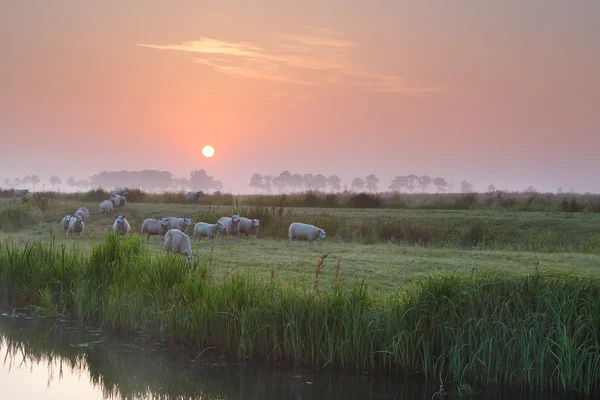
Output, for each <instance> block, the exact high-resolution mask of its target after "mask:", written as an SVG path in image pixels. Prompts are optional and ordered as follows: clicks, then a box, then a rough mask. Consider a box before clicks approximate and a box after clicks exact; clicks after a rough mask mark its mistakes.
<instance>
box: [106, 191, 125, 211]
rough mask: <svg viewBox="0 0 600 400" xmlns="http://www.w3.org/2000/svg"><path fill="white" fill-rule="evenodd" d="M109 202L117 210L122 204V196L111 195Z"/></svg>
mask: <svg viewBox="0 0 600 400" xmlns="http://www.w3.org/2000/svg"><path fill="white" fill-rule="evenodd" d="M109 200H110V202H111V203H112V204H113V208H119V207H121V204H122V203H123V196H120V195H118V194H112V195H110V199H109ZM123 205H124V204H123Z"/></svg>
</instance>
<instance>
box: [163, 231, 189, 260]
mask: <svg viewBox="0 0 600 400" xmlns="http://www.w3.org/2000/svg"><path fill="white" fill-rule="evenodd" d="M164 245H165V250H166V251H168V252H172V253H180V254H185V255H186V258H187V261H188V263H190V264H192V263H193V262H194V255H193V254H192V242H191V240H190V237H189V236H188V235H186V234H185V233H183V232H181V231H180V230H179V229H169V230H168V231H167V233H166V234H165V241H164Z"/></svg>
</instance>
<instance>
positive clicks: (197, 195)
mask: <svg viewBox="0 0 600 400" xmlns="http://www.w3.org/2000/svg"><path fill="white" fill-rule="evenodd" d="M200 196H204V192H203V191H202V190H200V191H199V192H196V197H200Z"/></svg>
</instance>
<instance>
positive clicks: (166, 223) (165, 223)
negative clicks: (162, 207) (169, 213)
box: [160, 218, 171, 230]
mask: <svg viewBox="0 0 600 400" xmlns="http://www.w3.org/2000/svg"><path fill="white" fill-rule="evenodd" d="M160 226H162V227H163V228H164V229H166V230H169V228H170V227H171V220H170V219H169V218H161V219H160Z"/></svg>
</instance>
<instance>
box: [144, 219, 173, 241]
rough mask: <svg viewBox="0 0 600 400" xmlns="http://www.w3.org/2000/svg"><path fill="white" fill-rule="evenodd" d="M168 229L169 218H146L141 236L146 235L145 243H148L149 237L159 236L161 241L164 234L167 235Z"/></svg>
mask: <svg viewBox="0 0 600 400" xmlns="http://www.w3.org/2000/svg"><path fill="white" fill-rule="evenodd" d="M169 229H171V223H170V222H169V218H161V219H152V218H148V219H145V220H144V223H143V224H142V235H143V234H144V233H145V234H147V235H148V236H147V237H146V243H150V235H160V240H163V239H164V237H165V233H167V231H168V230H169Z"/></svg>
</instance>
